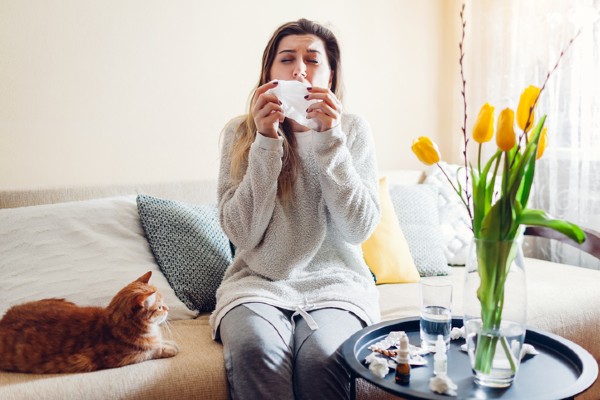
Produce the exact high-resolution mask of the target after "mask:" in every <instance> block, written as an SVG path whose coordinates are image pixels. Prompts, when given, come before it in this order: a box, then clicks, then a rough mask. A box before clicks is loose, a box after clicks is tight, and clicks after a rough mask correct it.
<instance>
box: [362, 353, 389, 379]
mask: <svg viewBox="0 0 600 400" xmlns="http://www.w3.org/2000/svg"><path fill="white" fill-rule="evenodd" d="M365 362H366V363H367V364H369V371H371V372H372V373H373V375H375V376H378V377H379V378H385V376H386V375H387V374H388V372H389V367H388V362H387V361H386V360H385V359H384V358H381V357H377V355H376V354H375V353H371V354H369V355H368V356H367V358H365Z"/></svg>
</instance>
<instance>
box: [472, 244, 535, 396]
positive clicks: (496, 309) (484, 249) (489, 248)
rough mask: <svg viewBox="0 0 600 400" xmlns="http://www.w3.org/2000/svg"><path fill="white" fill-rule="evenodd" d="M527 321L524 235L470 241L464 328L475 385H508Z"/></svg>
mask: <svg viewBox="0 0 600 400" xmlns="http://www.w3.org/2000/svg"><path fill="white" fill-rule="evenodd" d="M526 321H527V292H526V280H525V268H524V262H523V251H522V239H521V238H519V239H515V240H483V239H473V241H472V242H471V245H470V247H469V255H468V258H467V264H466V271H465V287H464V326H465V337H466V341H467V351H468V354H469V359H470V362H471V368H472V370H473V374H474V375H475V382H476V383H477V384H478V385H481V386H485V387H496V388H502V387H508V386H510V385H511V384H512V382H513V380H514V379H515V376H516V375H517V371H518V370H519V365H520V363H521V349H522V347H523V341H524V340H525V330H526Z"/></svg>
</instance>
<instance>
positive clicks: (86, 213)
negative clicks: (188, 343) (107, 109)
mask: <svg viewBox="0 0 600 400" xmlns="http://www.w3.org/2000/svg"><path fill="white" fill-rule="evenodd" d="M0 255H1V257H0V293H2V300H3V301H2V302H0V316H2V315H4V313H5V312H6V311H7V309H8V308H10V307H11V306H13V305H15V304H20V303H23V302H27V301H33V300H40V299H44V298H50V297H58V298H65V299H67V300H69V301H73V302H74V303H76V304H79V305H82V306H100V307H105V306H107V305H108V303H109V302H110V300H111V299H112V297H113V296H114V295H115V294H116V293H117V292H118V291H119V290H120V289H121V288H122V287H124V286H125V285H127V284H128V283H130V282H132V281H134V280H135V279H137V278H138V277H140V276H141V275H143V274H144V273H146V272H147V271H152V278H151V279H150V283H152V284H154V285H155V286H156V287H157V288H158V289H159V290H160V291H161V293H162V294H163V295H164V298H165V302H166V304H167V305H168V306H169V309H170V311H169V318H170V319H173V320H175V319H188V318H194V317H195V316H196V315H197V313H196V312H195V311H191V310H189V309H188V308H187V307H186V306H185V305H184V304H183V303H182V302H181V301H180V300H179V299H178V298H177V296H176V295H175V293H174V291H173V289H171V287H170V286H169V284H168V283H167V280H166V279H165V277H164V275H163V274H162V273H161V271H160V269H159V267H158V264H157V263H156V261H155V259H154V256H153V255H152V252H151V251H150V246H149V245H148V242H147V240H146V238H145V237H144V232H143V230H142V226H141V223H140V218H139V215H138V212H137V206H136V202H135V196H127V197H113V198H105V199H95V200H87V201H77V202H68V203H58V204H48V205H40V206H32V207H21V208H13V209H0Z"/></svg>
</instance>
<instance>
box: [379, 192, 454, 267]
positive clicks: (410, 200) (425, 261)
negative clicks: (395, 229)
mask: <svg viewBox="0 0 600 400" xmlns="http://www.w3.org/2000/svg"><path fill="white" fill-rule="evenodd" d="M390 197H391V198H392V203H393V204H394V211H396V215H398V220H399V221H400V228H402V233H404V236H405V237H406V241H407V242H408V248H409V249H410V254H411V255H412V258H413V260H414V262H415V266H416V267H417V270H418V271H419V274H420V275H421V276H437V275H448V273H449V272H450V267H449V266H448V262H447V261H446V256H445V255H444V246H443V240H442V231H441V228H440V217H439V210H438V188H437V187H435V186H431V185H390Z"/></svg>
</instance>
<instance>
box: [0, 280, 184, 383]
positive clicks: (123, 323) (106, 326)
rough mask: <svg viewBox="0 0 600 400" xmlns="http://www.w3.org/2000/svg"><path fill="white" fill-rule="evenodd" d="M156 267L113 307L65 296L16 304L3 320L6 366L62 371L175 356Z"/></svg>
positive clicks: (1, 359)
mask: <svg viewBox="0 0 600 400" xmlns="http://www.w3.org/2000/svg"><path fill="white" fill-rule="evenodd" d="M151 275H152V271H149V272H147V273H146V274H144V275H143V276H141V277H140V278H138V279H137V280H135V281H134V282H132V283H130V284H129V285H127V286H125V287H124V288H123V289H121V291H119V293H117V295H116V296H115V297H114V298H113V299H112V301H111V302H110V304H109V305H108V307H106V308H101V307H79V306H77V305H75V304H73V303H71V302H68V301H65V300H64V299H45V300H40V301H33V302H30V303H25V304H21V305H17V306H14V307H12V308H10V309H9V310H8V311H7V312H6V314H5V315H4V317H3V318H2V319H1V320H0V370H6V371H19V372H33V373H57V372H86V371H95V370H99V369H105V368H114V367H121V366H124V365H128V364H135V363H139V362H142V361H146V360H151V359H155V358H166V357H173V356H175V355H176V354H177V352H178V349H177V346H176V345H175V343H173V342H169V341H165V340H163V339H162V335H161V331H160V328H159V326H158V325H159V324H161V323H162V322H164V321H165V320H166V319H167V314H168V310H169V308H168V307H167V306H166V305H165V304H163V301H162V296H161V294H160V293H159V292H158V291H157V289H156V287H154V286H152V285H150V284H148V281H149V280H150V276H151Z"/></svg>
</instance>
